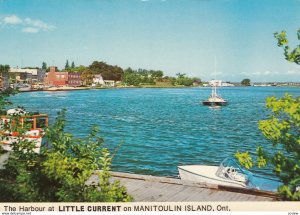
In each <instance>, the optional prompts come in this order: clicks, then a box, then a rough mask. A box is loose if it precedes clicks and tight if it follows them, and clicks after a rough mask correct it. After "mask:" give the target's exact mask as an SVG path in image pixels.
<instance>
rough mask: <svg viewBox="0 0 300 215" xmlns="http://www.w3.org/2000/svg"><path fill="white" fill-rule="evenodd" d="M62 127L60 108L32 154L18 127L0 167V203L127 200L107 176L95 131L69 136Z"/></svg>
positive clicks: (105, 155)
mask: <svg viewBox="0 0 300 215" xmlns="http://www.w3.org/2000/svg"><path fill="white" fill-rule="evenodd" d="M17 127H18V126H17ZM64 127H65V111H63V112H61V113H59V114H58V117H57V119H56V122H55V123H54V124H53V125H52V126H50V127H48V128H47V129H46V134H45V138H46V142H47V146H48V147H43V148H42V150H41V152H40V154H37V153H34V152H33V148H34V147H35V145H34V144H33V143H32V142H28V141H27V140H26V139H24V138H22V136H23V135H24V132H25V131H26V130H27V128H23V131H22V130H20V129H19V130H18V131H19V133H20V138H19V139H18V141H16V142H15V143H14V146H13V152H12V153H11V155H10V157H9V159H8V162H7V163H6V164H5V169H1V170H0V193H1V195H0V201H2V202H3V201H5V202H10V201H12V202H19V201H20V202H27V201H28V202H47V201H52V202H56V201H63V202H86V201H93V202H95V201H111V202H117V201H130V200H132V198H131V197H130V196H129V195H128V194H127V192H126V188H125V187H123V186H121V185H120V183H119V182H118V181H114V182H110V180H109V179H110V176H111V175H110V172H109V171H110V166H111V159H112V158H111V156H110V153H109V151H108V149H106V148H104V147H103V139H102V138H101V137H99V136H98V135H97V133H98V129H97V128H96V127H93V129H92V131H91V133H90V135H89V136H88V137H86V138H75V137H73V136H72V135H71V134H69V133H66V132H64ZM2 153H3V152H2ZM97 169H101V171H99V172H98V173H97V174H98V176H99V183H98V184H95V185H89V184H87V181H88V179H90V177H91V176H92V175H93V174H95V170H97ZM4 185H5V186H4Z"/></svg>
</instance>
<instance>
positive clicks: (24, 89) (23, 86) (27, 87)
mask: <svg viewBox="0 0 300 215" xmlns="http://www.w3.org/2000/svg"><path fill="white" fill-rule="evenodd" d="M15 88H16V89H17V90H18V91H20V92H27V91H31V85H29V84H23V83H18V84H16V85H15Z"/></svg>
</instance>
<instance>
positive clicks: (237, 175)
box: [216, 158, 249, 185]
mask: <svg viewBox="0 0 300 215" xmlns="http://www.w3.org/2000/svg"><path fill="white" fill-rule="evenodd" d="M216 175H217V176H218V177H220V178H224V179H229V180H233V181H237V182H242V183H244V184H245V185H246V184H247V183H248V180H249V176H248V175H247V173H246V172H245V171H244V170H243V169H242V168H241V167H240V165H238V164H237V162H236V161H235V159H233V158H226V159H225V160H224V161H223V162H222V163H221V164H220V167H219V168H218V170H217V172H216Z"/></svg>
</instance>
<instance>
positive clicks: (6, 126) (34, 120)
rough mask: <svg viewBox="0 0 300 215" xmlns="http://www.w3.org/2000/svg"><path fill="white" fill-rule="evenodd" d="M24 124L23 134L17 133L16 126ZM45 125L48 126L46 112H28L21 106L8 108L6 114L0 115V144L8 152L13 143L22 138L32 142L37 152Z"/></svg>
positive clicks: (20, 126) (22, 126) (21, 126)
mask: <svg viewBox="0 0 300 215" xmlns="http://www.w3.org/2000/svg"><path fill="white" fill-rule="evenodd" d="M16 117H17V118H16ZM16 120H17V121H18V122H16ZM25 125H26V130H25V131H24V133H23V134H19V132H17V129H16V128H22V129H23V128H24V127H25ZM46 126H48V115H47V114H29V113H27V112H26V111H24V110H23V109H21V108H15V109H10V110H8V111H7V115H4V116H0V137H1V139H0V146H2V148H3V149H4V150H5V151H8V152H9V151H12V145H13V143H15V142H18V141H19V140H22V139H24V140H27V141H28V142H33V143H34V144H35V148H34V152H36V153H39V152H40V147H41V143H42V138H43V136H44V128H45V127H46Z"/></svg>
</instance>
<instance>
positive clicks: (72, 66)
mask: <svg viewBox="0 0 300 215" xmlns="http://www.w3.org/2000/svg"><path fill="white" fill-rule="evenodd" d="M71 68H72V69H74V68H75V63H74V61H72V64H71Z"/></svg>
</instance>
